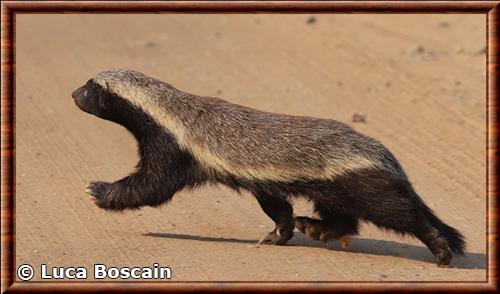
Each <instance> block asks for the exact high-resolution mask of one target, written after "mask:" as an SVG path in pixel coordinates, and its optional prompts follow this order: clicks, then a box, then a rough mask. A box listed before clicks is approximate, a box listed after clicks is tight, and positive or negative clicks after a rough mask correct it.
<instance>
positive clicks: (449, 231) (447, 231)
mask: <svg viewBox="0 0 500 294" xmlns="http://www.w3.org/2000/svg"><path fill="white" fill-rule="evenodd" d="M411 194H413V195H412V198H414V200H415V201H416V202H417V203H418V204H419V205H420V207H421V209H422V212H423V213H424V215H425V217H426V218H427V221H428V222H429V223H430V224H431V225H432V226H433V227H434V228H436V229H437V230H438V231H439V233H440V234H441V235H443V236H444V237H445V238H446V240H447V241H448V246H450V249H451V250H452V251H453V252H454V253H455V254H459V255H463V254H464V252H465V246H466V245H465V240H464V236H463V235H462V234H461V233H460V232H459V231H458V230H456V229H455V228H452V227H450V226H448V225H447V224H445V223H444V222H443V221H442V220H440V219H439V218H438V217H437V216H436V215H435V214H434V212H433V211H432V209H430V208H429V207H428V206H427V205H425V203H424V202H423V201H422V199H421V198H420V196H418V194H417V193H415V192H413V193H411Z"/></svg>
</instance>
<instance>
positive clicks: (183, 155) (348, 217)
mask: <svg viewBox="0 0 500 294" xmlns="http://www.w3.org/2000/svg"><path fill="white" fill-rule="evenodd" d="M72 96H73V98H74V102H75V104H76V105H77V106H78V107H79V108H80V109H81V110H83V111H85V112H87V113H90V114H93V115H95V116H97V117H99V118H102V119H105V120H109V121H112V122H115V123H117V124H119V125H122V126H124V127H125V128H126V129H127V130H129V131H130V132H131V133H132V134H133V136H134V137H135V138H136V140H137V142H138V149H139V150H138V153H139V155H140V160H139V162H138V164H137V170H136V171H135V172H134V173H132V174H130V175H129V176H127V177H125V178H123V179H121V180H118V181H116V182H113V183H107V182H102V181H97V182H91V183H90V185H89V186H88V187H87V192H88V193H90V194H91V195H92V196H93V197H94V200H95V203H96V205H97V206H99V207H100V208H103V209H107V210H114V211H116V210H124V209H134V208H139V207H141V206H146V205H148V206H158V205H160V204H163V203H166V202H168V201H169V200H170V199H172V197H173V195H174V194H175V193H176V192H178V191H180V190H182V189H186V188H195V187H198V186H200V185H202V184H204V183H216V184H223V185H225V186H228V187H230V188H232V189H234V190H236V191H239V190H240V189H244V190H247V191H249V192H250V193H252V194H253V195H254V196H255V198H256V199H257V201H258V203H259V204H260V206H261V207H262V209H263V210H264V212H265V213H266V214H267V215H268V216H269V217H270V218H271V219H272V220H273V221H274V222H275V223H276V227H275V228H274V230H272V231H271V232H270V233H268V234H267V235H266V236H264V237H263V238H262V239H261V240H260V241H259V242H260V243H265V244H267V243H269V244H277V245H282V244H285V243H286V242H287V241H288V240H290V239H291V238H292V237H293V230H294V228H295V227H296V228H297V229H298V230H300V231H301V232H303V233H304V234H306V235H307V236H309V237H311V238H312V239H315V240H322V241H325V242H326V241H328V240H334V239H342V245H343V246H345V245H346V244H347V243H346V242H347V237H348V236H350V235H355V234H357V233H358V222H359V221H360V220H363V221H370V222H372V223H374V224H375V225H377V226H379V227H381V228H385V229H389V230H392V231H395V232H398V233H401V234H409V235H412V236H414V237H416V238H418V239H419V240H421V241H422V242H423V243H424V244H425V245H426V246H427V247H428V248H429V249H430V250H431V251H432V253H433V254H434V255H435V258H436V260H437V264H438V265H448V264H449V263H450V261H451V259H452V252H454V253H456V254H463V253H464V249H465V242H464V238H463V236H462V235H461V234H460V233H459V232H458V231H457V230H455V229H454V228H452V227H450V226H448V225H446V224H445V223H444V222H442V221H441V220H440V219H439V218H438V217H437V216H436V215H435V214H434V213H433V212H432V210H431V209H430V208H429V207H428V206H426V205H425V204H424V202H423V201H422V199H421V198H420V197H419V196H418V195H417V193H416V192H415V191H414V189H413V188H412V185H411V183H410V182H409V180H408V178H407V176H406V174H405V172H404V171H403V168H402V167H401V166H400V164H399V163H398V161H397V160H396V158H395V157H394V155H393V154H392V153H391V152H390V151H389V150H387V149H386V148H385V147H384V146H383V145H382V144H381V143H380V142H379V141H377V140H375V139H372V138H370V137H367V136H365V135H362V134H360V133H358V132H356V131H355V130H354V129H352V128H351V127H349V126H347V125H346V124H343V123H341V122H338V121H334V120H329V119H318V118H311V117H304V116H292V115H285V114H276V113H270V112H264V111H259V110H255V109H251V108H248V107H244V106H240V105H236V104H232V103H229V102H227V101H225V100H222V99H218V98H213V97H200V96H196V95H192V94H189V93H186V92H183V91H180V90H178V89H176V88H174V87H173V86H171V85H169V84H167V83H165V82H162V81H160V80H157V79H154V78H151V77H148V76H146V75H144V74H142V73H139V72H137V71H132V70H125V69H115V70H107V71H103V72H101V73H99V74H97V75H96V76H95V77H93V78H91V79H90V80H89V81H88V82H87V83H86V84H85V85H84V86H82V87H80V88H78V89H77V90H75V91H74V92H73V93H72ZM293 197H305V198H306V199H308V200H310V201H312V202H313V203H314V209H315V211H316V212H317V214H318V215H319V218H311V217H305V216H296V217H294V215H293V209H292V206H291V204H290V202H289V201H290V200H291V198H293Z"/></svg>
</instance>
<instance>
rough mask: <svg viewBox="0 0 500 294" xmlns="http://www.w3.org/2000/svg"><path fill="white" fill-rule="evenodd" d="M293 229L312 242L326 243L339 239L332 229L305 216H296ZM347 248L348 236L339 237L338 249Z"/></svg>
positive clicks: (319, 221) (317, 220)
mask: <svg viewBox="0 0 500 294" xmlns="http://www.w3.org/2000/svg"><path fill="white" fill-rule="evenodd" d="M295 227H296V228H297V229H298V230H299V231H300V232H302V233H303V234H304V235H306V236H308V237H309V238H311V239H313V240H318V241H322V242H325V243H326V242H328V241H329V240H332V239H337V238H339V234H338V232H336V231H335V229H334V228H332V227H328V226H327V225H325V224H324V223H323V221H321V220H319V219H314V218H310V217H306V216H298V217H296V218H295ZM348 246H349V235H348V234H346V235H343V236H340V247H341V248H342V249H347V247H348Z"/></svg>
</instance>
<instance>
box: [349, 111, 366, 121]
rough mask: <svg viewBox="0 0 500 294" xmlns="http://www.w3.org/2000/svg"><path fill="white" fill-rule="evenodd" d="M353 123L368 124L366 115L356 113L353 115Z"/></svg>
mask: <svg viewBox="0 0 500 294" xmlns="http://www.w3.org/2000/svg"><path fill="white" fill-rule="evenodd" d="M352 122H354V123H366V115H365V114H364V113H361V112H356V113H354V114H353V115H352Z"/></svg>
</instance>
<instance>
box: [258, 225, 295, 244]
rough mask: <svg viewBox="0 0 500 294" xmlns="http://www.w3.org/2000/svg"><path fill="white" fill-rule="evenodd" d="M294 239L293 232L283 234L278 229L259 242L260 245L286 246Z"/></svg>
mask: <svg viewBox="0 0 500 294" xmlns="http://www.w3.org/2000/svg"><path fill="white" fill-rule="evenodd" d="M292 238H293V230H292V231H290V232H287V233H286V234H283V232H280V230H278V229H277V228H276V229H274V230H272V231H271V232H269V233H268V234H266V235H265V236H264V237H262V239H260V240H259V243H258V244H268V245H285V244H286V243H287V242H288V240H290V239H292Z"/></svg>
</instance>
